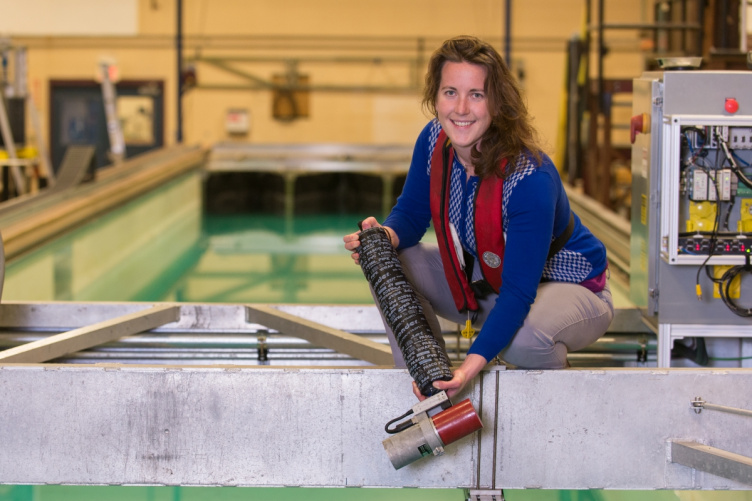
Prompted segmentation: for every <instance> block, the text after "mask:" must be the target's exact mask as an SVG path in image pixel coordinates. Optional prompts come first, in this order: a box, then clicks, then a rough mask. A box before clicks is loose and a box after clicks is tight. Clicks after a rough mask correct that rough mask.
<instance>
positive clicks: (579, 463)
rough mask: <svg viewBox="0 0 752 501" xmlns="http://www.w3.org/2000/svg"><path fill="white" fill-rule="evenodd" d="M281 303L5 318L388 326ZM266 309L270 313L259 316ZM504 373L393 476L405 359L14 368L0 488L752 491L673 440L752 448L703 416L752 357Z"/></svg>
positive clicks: (7, 367) (739, 434)
mask: <svg viewBox="0 0 752 501" xmlns="http://www.w3.org/2000/svg"><path fill="white" fill-rule="evenodd" d="M277 309H278V310H279V311H282V310H287V312H286V313H287V314H286V315H279V314H277V313H274V312H271V311H270V307H268V306H265V307H259V306H251V305H200V304H181V305H179V306H177V305H174V304H157V305H150V304H149V305H145V304H144V303H122V304H119V303H45V304H40V303H5V304H0V328H2V329H3V330H9V329H11V330H12V329H26V330H34V331H37V332H50V333H54V332H58V331H61V330H67V329H71V328H73V329H80V328H82V327H84V326H87V325H90V324H97V323H100V326H99V327H103V325H102V324H101V322H103V321H105V320H110V321H111V320H112V319H113V317H121V320H123V322H115V323H120V324H122V325H127V324H128V323H130V322H132V321H134V319H135V318H140V319H142V320H143V319H144V318H145V317H147V316H148V314H149V313H148V312H150V311H151V312H152V313H154V312H157V311H158V312H160V313H159V315H165V316H161V318H159V319H156V318H154V319H153V322H150V323H145V324H142V325H141V327H140V328H141V329H149V328H150V327H151V326H154V325H161V326H160V327H158V328H157V329H154V331H161V332H193V333H195V334H198V333H203V334H202V335H204V336H212V335H216V334H220V333H229V332H247V331H251V330H253V331H265V332H268V331H269V330H270V329H271V330H273V329H274V327H272V326H270V325H261V324H256V323H254V322H255V321H263V322H264V324H267V323H269V324H274V323H277V322H281V320H280V319H282V320H284V322H281V323H278V324H276V325H277V326H279V327H282V325H283V324H284V323H287V322H292V321H293V318H292V317H293V316H294V315H293V313H290V312H295V315H297V316H300V317H301V321H300V322H299V325H294V326H292V327H294V328H295V329H302V331H301V332H303V331H308V332H315V333H316V335H317V336H320V335H323V336H324V338H325V339H334V340H335V343H341V339H340V337H339V334H338V333H336V332H333V331H336V330H338V329H337V327H338V326H342V325H343V324H349V325H350V326H351V329H352V330H354V331H361V332H372V331H373V330H376V329H378V328H380V326H379V327H377V326H376V322H380V320H377V318H378V317H376V318H375V317H374V311H375V308H370V309H364V310H361V311H358V309H357V308H348V309H345V310H343V309H341V308H339V307H334V308H332V307H316V306H304V307H296V306H289V307H281V306H280V307H277ZM176 310H177V312H179V313H178V314H176ZM252 310H253V311H254V312H255V313H250V312H251V311H252ZM258 312H265V313H266V314H267V316H266V317H264V318H263V319H262V318H252V317H253V316H254V315H256V314H258ZM272 313H273V314H272ZM169 315H173V316H172V318H170V317H169ZM171 319H172V320H173V321H170V320H171ZM314 322H315V323H316V324H320V325H315V324H314ZM321 326H326V327H327V328H321ZM135 330H138V328H133V329H130V330H129V332H133V331H135ZM121 332H124V331H121ZM327 332H329V333H330V334H333V335H331V336H330V335H328V334H326V333H327ZM334 334H337V335H334ZM301 335H308V334H301ZM322 342H328V341H322ZM500 369H504V368H503V367H495V366H489V367H487V368H486V370H485V371H484V372H483V373H482V374H481V375H480V376H479V377H478V378H477V379H476V380H475V381H474V383H473V384H472V385H471V387H469V388H467V390H466V391H465V392H464V393H463V394H462V395H459V396H458V399H462V398H470V399H471V400H472V401H473V402H474V405H475V407H476V409H477V410H478V413H479V415H480V416H481V419H482V421H483V423H484V429H483V430H482V431H481V432H478V433H477V434H474V435H473V436H472V437H468V438H465V439H463V440H461V441H459V442H457V443H455V444H452V446H451V447H448V448H447V451H446V453H445V454H444V455H443V456H441V457H435V458H434V457H431V458H424V459H422V460H420V461H418V462H416V463H413V464H412V465H410V466H408V467H405V468H403V469H401V470H399V471H395V470H394V468H393V467H392V465H391V464H390V462H389V460H388V458H387V456H386V454H385V452H384V450H383V447H382V445H381V441H382V440H383V439H384V438H385V434H384V432H383V425H384V423H386V422H387V421H388V420H389V419H391V418H393V417H394V416H397V415H400V414H402V413H403V412H404V410H405V409H409V408H410V407H411V406H412V405H413V404H414V402H415V401H414V397H413V396H412V392H411V390H410V376H409V374H408V373H407V371H406V370H402V369H394V368H385V367H377V366H368V365H360V366H357V367H341V368H332V367H321V368H312V367H281V366H277V367H274V366H261V367H258V366H247V365H240V364H237V365H235V364H233V365H231V364H226V363H225V364H215V365H204V366H192V367H189V366H184V365H181V366H167V365H154V364H149V365H145V364H85V365H84V364H23V363H21V364H9V363H4V364H0V421H2V422H3V423H4V425H3V427H0V443H2V444H3V454H1V455H0V483H20V484H34V483H49V484H83V485H103V484H107V485H224V486H302V487H332V486H337V487H433V488H457V487H462V488H466V489H469V492H471V493H472V492H475V493H481V494H485V493H487V492H491V495H493V493H498V492H499V490H500V489H501V488H546V489H547V488H552V489H588V488H606V489H739V490H748V489H752V486H750V485H749V484H748V483H747V484H745V483H744V482H747V477H746V476H744V475H746V473H742V474H740V475H737V474H732V475H731V477H730V479H729V478H723V477H719V476H717V475H715V474H713V470H709V469H708V471H707V472H704V471H702V469H703V468H704V467H701V466H698V465H692V466H691V467H688V466H685V465H683V464H681V462H682V461H684V460H681V459H678V457H672V455H671V451H672V448H673V447H674V446H673V445H672V444H674V443H679V442H695V443H698V444H702V445H704V446H709V447H714V448H716V449H720V450H723V451H728V452H730V453H733V454H737V455H739V456H747V457H748V456H750V455H752V444H751V443H750V442H749V441H748V440H746V438H747V437H746V430H747V429H748V423H747V422H746V421H744V420H746V419H748V416H746V415H743V414H742V415H739V414H730V413H701V414H700V413H697V412H696V410H697V409H696V402H697V400H696V396H697V395H703V396H705V397H707V398H709V399H710V400H712V401H713V402H722V403H724V404H728V405H729V406H733V407H735V408H741V409H750V408H752V393H750V392H749V391H746V390H745V388H749V387H750V386H751V385H752V370H748V369H735V370H724V371H720V370H717V369H715V370H707V369H699V370H687V369H684V370H681V369H675V370H654V369H613V370H607V369H606V370H604V369H594V370H564V371H523V370H500ZM693 398H694V399H695V400H692V399H693ZM636 402H639V405H635V403H636ZM647 423H649V426H648V425H646V424H647ZM311 458H315V460H311ZM737 459H738V458H737ZM744 461H745V460H744V459H742V460H741V461H737V462H741V463H743V462H744ZM684 462H686V461H684Z"/></svg>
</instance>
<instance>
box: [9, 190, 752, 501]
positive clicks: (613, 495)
mask: <svg viewBox="0 0 752 501" xmlns="http://www.w3.org/2000/svg"><path fill="white" fill-rule="evenodd" d="M200 200H201V193H200V178H199V177H198V176H197V175H192V176H187V177H184V178H181V179H179V180H176V181H175V182H173V183H170V184H169V185H168V186H166V187H165V188H164V189H162V190H160V191H159V192H156V193H153V194H151V195H148V196H146V197H143V198H142V199H141V200H139V201H137V202H136V203H131V204H128V205H126V206H124V207H122V208H120V209H119V210H118V211H116V212H113V213H110V214H107V215H104V216H102V217H100V218H99V219H97V220H95V221H92V222H91V223H90V224H88V225H87V226H85V227H83V228H79V229H77V230H76V231H74V232H71V233H69V234H66V235H63V236H62V237H60V238H59V239H57V240H56V241H54V242H51V243H49V244H48V245H46V246H45V247H44V248H42V249H39V250H36V251H34V252H31V253H28V254H26V255H25V256H22V257H20V258H18V259H15V260H13V261H12V262H10V263H8V266H7V270H6V279H5V287H4V290H3V300H5V301H19V300H24V301H51V300H72V301H186V302H201V303H206V302H220V303H234V302H243V303H249V302H250V303H253V302H260V303H309V304H364V303H371V302H372V299H371V296H370V293H369V291H368V287H367V284H366V282H365V279H364V278H363V275H362V272H361V271H360V268H358V267H357V266H355V265H354V264H353V263H352V262H351V260H350V258H349V255H348V252H347V251H346V250H345V249H344V248H343V246H342V235H344V234H345V233H349V232H351V231H353V230H354V228H356V223H357V221H358V220H359V219H362V216H358V215H347V216H337V215H329V216H308V217H297V218H296V219H295V220H294V221H291V220H287V219H285V218H284V217H281V216H253V217H251V216H227V217H219V216H214V217H208V216H205V215H203V214H202V211H201V202H200ZM1 454H2V444H0V455H1ZM312 460H315V459H312ZM1 480H2V479H0V481H1ZM505 494H506V499H507V500H510V501H634V500H647V501H674V500H682V501H727V500H740V501H752V493H748V492H694V491H686V492H683V491H682V492H674V491H604V490H584V491H567V490H565V491H543V490H509V491H506V492H505ZM306 499H310V500H328V501H340V500H342V501H344V500H351V499H357V500H358V501H377V500H378V501H381V500H385V501H402V500H405V501H407V500H411V501H421V500H426V501H428V500H430V501H443V500H447V501H449V500H451V501H460V500H463V499H464V495H463V491H462V490H458V489H440V490H436V489H354V488H347V489H330V488H321V489H303V488H235V487H227V488H216V487H122V486H107V487H99V486H84V487H82V486H18V485H0V501H68V500H70V501H74V500H75V501H79V500H92V501H93V500H114V501H119V500H123V501H125V500H128V501H178V500H179V501H204V500H227V501H234V500H254V501H265V500H274V501H286V500H290V501H292V500H296V501H297V500H306Z"/></svg>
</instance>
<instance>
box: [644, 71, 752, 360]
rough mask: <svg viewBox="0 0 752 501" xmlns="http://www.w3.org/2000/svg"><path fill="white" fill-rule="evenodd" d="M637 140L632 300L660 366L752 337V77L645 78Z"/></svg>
mask: <svg viewBox="0 0 752 501" xmlns="http://www.w3.org/2000/svg"><path fill="white" fill-rule="evenodd" d="M631 138H632V214H631V225H632V237H631V263H630V266H631V269H630V295H631V299H632V301H633V302H634V303H635V305H636V306H638V307H639V308H640V309H641V310H642V311H643V313H644V315H645V317H647V318H648V319H649V320H651V321H652V322H654V323H655V324H656V325H657V326H658V330H659V365H664V366H667V365H669V364H670V349H671V346H672V344H673V340H674V339H678V338H681V337H685V336H693V337H694V336H715V337H752V276H748V275H749V274H750V273H752V268H745V266H749V265H750V257H751V256H752V72H741V71H739V72H733V71H697V70H695V71H666V72H649V73H645V74H644V75H643V76H642V77H641V78H638V79H636V80H635V81H634V85H633V117H632V123H631ZM661 333H663V337H664V338H665V339H663V340H662V339H661ZM662 343H663V346H662V345H661V344H662ZM662 349H663V352H662V353H661V350H662Z"/></svg>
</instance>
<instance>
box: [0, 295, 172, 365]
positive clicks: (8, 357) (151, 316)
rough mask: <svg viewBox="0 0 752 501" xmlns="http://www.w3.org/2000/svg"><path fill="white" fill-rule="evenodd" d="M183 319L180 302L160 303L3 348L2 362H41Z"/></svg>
mask: <svg viewBox="0 0 752 501" xmlns="http://www.w3.org/2000/svg"><path fill="white" fill-rule="evenodd" d="M179 319H180V306H178V305H159V306H154V307H151V308H148V309H146V310H142V311H139V312H136V313H130V314H127V315H123V316H120V317H117V318H113V319H111V320H106V321H104V322H99V323H96V324H93V325H89V326H86V327H80V328H78V329H74V330H72V331H69V332H64V333H62V334H57V335H55V336H50V337H48V338H45V339H40V340H39V341H34V342H32V343H26V344H24V345H21V346H17V347H15V348H10V349H7V350H3V351H1V352H0V364H2V363H6V364H8V363H27V364H29V363H31V364H33V363H41V362H46V361H48V360H52V359H55V358H58V357H61V356H63V355H67V354H69V353H75V352H77V351H81V350H85V349H87V348H91V347H92V346H97V345H100V344H103V343H107V342H109V341H113V340H115V339H118V338H121V337H123V336H130V335H132V334H138V333H140V332H145V331H148V330H151V329H154V328H156V327H160V326H162V325H164V324H167V323H170V322H176V321H177V320H179Z"/></svg>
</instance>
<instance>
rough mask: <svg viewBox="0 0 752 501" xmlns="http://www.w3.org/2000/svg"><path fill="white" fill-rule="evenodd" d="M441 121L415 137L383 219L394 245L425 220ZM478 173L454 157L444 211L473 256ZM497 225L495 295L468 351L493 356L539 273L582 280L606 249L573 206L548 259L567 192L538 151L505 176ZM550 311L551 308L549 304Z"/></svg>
mask: <svg viewBox="0 0 752 501" xmlns="http://www.w3.org/2000/svg"><path fill="white" fill-rule="evenodd" d="M440 131H441V125H439V123H438V121H436V120H433V121H431V122H429V123H428V125H426V127H425V128H424V129H423V131H422V132H421V133H420V135H419V136H418V140H417V141H416V143H415V150H414V152H413V157H412V162H411V164H410V170H409V172H408V174H407V179H406V181H405V186H404V188H403V191H402V194H401V195H400V197H399V198H398V199H397V204H396V205H395V206H394V208H393V209H392V211H391V213H390V214H389V216H388V217H387V218H386V220H385V221H384V225H385V226H389V227H390V228H392V229H393V230H394V231H395V232H396V233H397V236H398V237H399V242H400V244H399V245H400V247H399V248H406V247H410V246H413V245H415V244H417V243H418V242H419V241H420V239H421V238H422V237H423V235H424V234H425V232H426V230H427V229H428V227H429V226H430V224H431V206H430V198H429V187H430V172H431V156H432V155H433V150H434V148H435V147H436V138H437V137H438V135H439V132H440ZM477 187H478V178H477V177H475V176H471V177H470V178H469V179H467V176H466V175H465V172H464V169H463V168H462V166H461V165H460V164H459V162H458V161H457V160H456V159H455V162H454V165H453V166H452V179H451V187H450V211H449V219H450V221H451V222H452V223H453V224H454V226H455V227H456V228H457V231H458V233H459V237H460V240H461V242H462V245H463V247H464V248H465V250H466V251H468V252H469V253H471V254H472V255H473V256H475V257H476V258H477V252H476V246H475V235H474V230H473V218H474V207H473V199H474V195H475V191H476V189H477ZM502 212H503V223H502V224H503V231H504V234H505V239H506V244H505V251H504V263H503V271H502V275H501V278H502V285H501V290H500V291H499V296H498V298H497V300H496V303H495V305H494V307H493V310H492V311H491V312H490V313H489V315H488V318H487V319H486V322H485V324H484V325H483V328H482V329H481V331H480V333H479V334H478V337H477V338H476V339H475V341H474V342H473V345H472V346H471V347H470V350H469V351H468V353H476V354H478V355H481V356H483V358H485V359H486V360H491V359H493V358H494V357H495V356H496V355H498V354H499V352H501V351H502V350H503V349H504V348H505V347H506V346H507V345H508V344H509V342H510V341H511V340H512V337H514V335H515V333H516V332H517V330H518V329H519V328H520V327H521V326H522V322H523V321H524V319H525V317H526V316H527V314H528V312H529V311H530V306H531V305H532V304H533V301H535V295H536V293H537V289H538V285H539V284H540V282H541V281H560V282H571V283H581V282H583V281H585V280H588V279H591V278H594V277H597V276H598V275H600V274H601V273H603V271H604V270H605V269H606V265H607V263H606V249H605V247H604V246H603V244H602V243H601V242H600V241H599V240H598V239H597V238H595V236H593V234H592V233H590V230H588V229H587V228H586V227H585V226H583V225H582V223H581V222H580V218H579V217H577V215H576V214H575V217H574V220H575V227H574V232H573V233H572V236H571V237H570V238H569V241H568V242H567V243H566V245H565V246H564V248H563V249H562V250H561V251H559V252H558V253H557V254H556V255H555V256H553V257H552V258H551V259H548V260H547V259H546V258H547V255H548V250H549V248H550V245H551V242H552V240H553V239H554V236H555V235H559V234H561V233H562V232H563V231H564V229H565V228H566V226H567V224H568V222H569V213H570V209H569V200H567V196H566V192H565V191H564V186H563V184H562V182H561V177H560V176H559V173H558V171H557V170H556V167H555V166H554V165H553V163H552V162H551V159H550V158H548V157H547V156H545V155H543V162H542V163H541V165H539V166H536V165H535V163H534V161H533V160H531V159H530V158H528V157H527V156H525V155H522V156H520V157H519V158H518V160H517V170H516V171H515V172H514V173H513V174H512V175H511V176H509V178H507V179H506V180H505V181H504V190H503V200H502ZM552 313H555V312H552Z"/></svg>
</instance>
